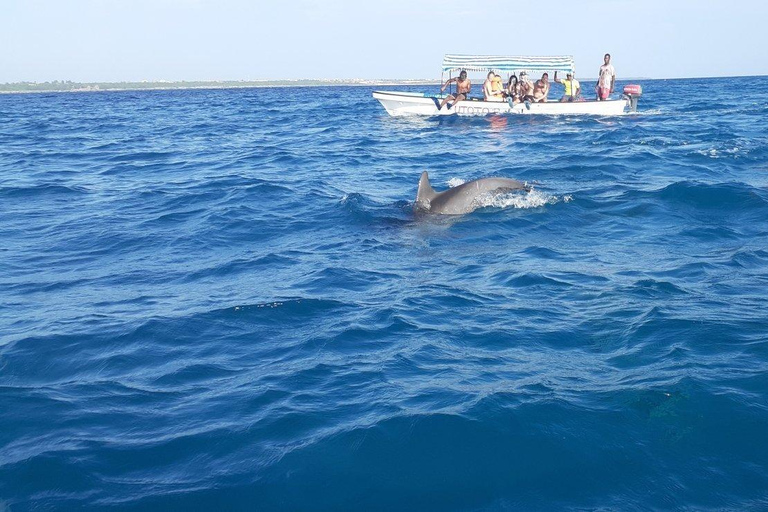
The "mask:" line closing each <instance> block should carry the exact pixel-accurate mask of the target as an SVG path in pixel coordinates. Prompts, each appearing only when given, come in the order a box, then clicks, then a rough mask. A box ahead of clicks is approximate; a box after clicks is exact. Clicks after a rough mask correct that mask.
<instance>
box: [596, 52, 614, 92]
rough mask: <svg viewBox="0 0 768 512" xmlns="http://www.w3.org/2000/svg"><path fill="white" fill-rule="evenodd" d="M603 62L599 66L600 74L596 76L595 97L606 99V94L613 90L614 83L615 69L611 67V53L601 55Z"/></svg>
mask: <svg viewBox="0 0 768 512" xmlns="http://www.w3.org/2000/svg"><path fill="white" fill-rule="evenodd" d="M603 61H604V62H605V63H604V64H603V65H602V66H600V74H599V75H598V77H597V99H598V101H600V100H607V99H608V96H610V95H611V93H612V92H613V86H614V84H615V83H616V70H615V69H613V64H611V54H610V53H606V54H605V57H603Z"/></svg>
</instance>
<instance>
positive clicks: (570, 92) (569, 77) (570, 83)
mask: <svg viewBox="0 0 768 512" xmlns="http://www.w3.org/2000/svg"><path fill="white" fill-rule="evenodd" d="M555 83H558V84H563V87H565V92H564V93H563V97H562V98H560V101H561V102H563V101H576V99H577V98H578V97H579V95H580V94H581V84H580V83H579V81H578V80H576V79H575V78H573V73H566V74H565V80H560V79H559V78H557V71H555Z"/></svg>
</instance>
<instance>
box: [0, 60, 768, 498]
mask: <svg viewBox="0 0 768 512" xmlns="http://www.w3.org/2000/svg"><path fill="white" fill-rule="evenodd" d="M619 72H620V69H619ZM626 83H627V82H626V81H621V80H619V83H618V85H617V89H618V90H620V89H621V87H623V85H625V84H626ZM640 83H641V84H642V85H643V88H644V93H645V95H644V96H643V97H642V98H641V100H640V103H639V111H640V112H639V113H638V114H636V115H627V116H622V117H615V118H599V117H529V116H517V117H514V116H510V117H503V116H488V117H475V118H453V117H452V118H392V117H389V116H388V115H387V114H386V112H385V111H384V109H383V108H381V106H380V105H379V104H378V102H376V101H375V100H374V99H372V98H371V92H372V91H373V88H370V87H307V88H287V89H281V88H264V89H234V90H182V91H152V92H146V91H142V92H127V91H126V92H93V93H80V94H76V93H70V94H29V95H0V240H2V244H0V511H4V512H7V511H13V512H16V511H26V510H81V509H89V510H93V509H97V510H98V509H114V510H163V511H166V510H259V511H270V510H328V511H336V510H366V511H369V510H419V511H427V510H435V511H449V510H457V511H458V510H461V511H486V510H487V511H495V510H525V511H535V510H542V511H543V510H564V511H577V510H578V511H583V510H597V511H614V510H615V511H633V510H637V511H641V510H642V511H646V510H697V511H698V510H739V511H742V510H766V509H768V442H767V441H766V439H767V437H766V433H767V432H768V307H767V304H766V299H768V129H767V128H766V119H768V77H747V78H724V79H687V80H643V81H641V82H640ZM557 87H558V86H557V85H554V86H553V89H556V88H557ZM389 89H397V88H391V87H390V88H389ZM406 89H410V90H423V89H424V87H410V88H406ZM585 90H590V89H589V87H588V84H586V85H585ZM556 93H557V91H555V92H553V95H554V94H556ZM422 171H428V172H429V175H430V178H431V180H432V184H433V186H434V187H435V188H436V189H438V190H442V189H445V188H448V187H449V186H455V185H456V184H459V183H463V182H466V181H469V180H472V179H476V178H481V177H487V176H504V177H509V178H515V179H518V180H521V181H525V182H527V183H528V184H530V185H531V186H532V187H533V188H532V190H531V191H530V192H528V193H522V194H521V193H516V194H508V195H502V196H498V197H495V198H493V199H492V200H489V201H488V202H487V203H484V204H485V207H483V208H480V209H478V210H476V211H475V212H473V213H470V214H467V215H462V216H436V215H420V214H415V213H414V211H413V201H414V198H415V196H416V186H417V183H418V179H419V175H420V174H421V172H422Z"/></svg>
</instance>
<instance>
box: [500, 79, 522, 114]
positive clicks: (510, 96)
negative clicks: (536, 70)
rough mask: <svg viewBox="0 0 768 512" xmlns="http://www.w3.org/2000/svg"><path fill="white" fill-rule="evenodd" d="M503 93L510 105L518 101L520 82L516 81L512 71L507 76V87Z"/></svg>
mask: <svg viewBox="0 0 768 512" xmlns="http://www.w3.org/2000/svg"><path fill="white" fill-rule="evenodd" d="M504 93H505V95H506V97H507V102H508V103H509V106H510V107H511V106H512V105H515V104H516V103H520V83H519V82H518V81H517V76H516V75H515V74H514V73H512V76H510V77H509V81H508V82H507V88H506V90H505V91H504Z"/></svg>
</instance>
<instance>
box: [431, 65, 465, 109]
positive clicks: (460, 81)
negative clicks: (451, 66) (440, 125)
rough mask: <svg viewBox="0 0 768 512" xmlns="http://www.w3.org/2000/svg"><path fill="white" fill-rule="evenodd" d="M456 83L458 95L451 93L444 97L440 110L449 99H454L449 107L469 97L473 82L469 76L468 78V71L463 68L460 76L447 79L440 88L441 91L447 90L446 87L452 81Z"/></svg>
mask: <svg viewBox="0 0 768 512" xmlns="http://www.w3.org/2000/svg"><path fill="white" fill-rule="evenodd" d="M454 82H455V83H456V96H454V95H453V94H449V95H448V96H446V97H445V98H444V99H443V102H442V103H440V106H439V107H438V110H442V109H443V107H444V106H445V104H446V103H448V102H449V101H452V102H453V103H451V104H450V105H448V108H451V107H455V106H456V104H457V103H458V102H460V101H461V100H465V99H467V98H468V97H469V91H470V90H472V82H470V81H469V78H467V72H466V71H464V70H463V69H462V70H461V73H459V76H458V77H456V78H451V79H449V80H447V81H446V82H445V83H444V84H443V86H442V87H441V88H440V92H443V91H445V88H446V87H448V85H449V84H451V83H454Z"/></svg>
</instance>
